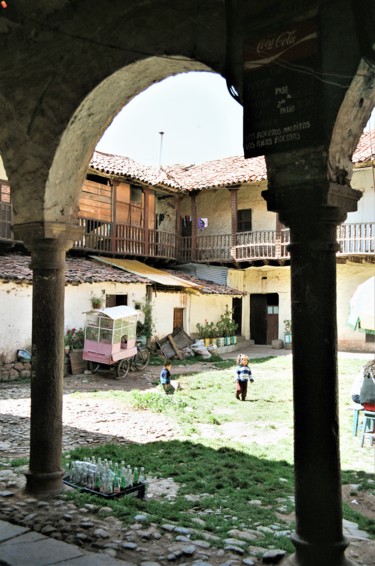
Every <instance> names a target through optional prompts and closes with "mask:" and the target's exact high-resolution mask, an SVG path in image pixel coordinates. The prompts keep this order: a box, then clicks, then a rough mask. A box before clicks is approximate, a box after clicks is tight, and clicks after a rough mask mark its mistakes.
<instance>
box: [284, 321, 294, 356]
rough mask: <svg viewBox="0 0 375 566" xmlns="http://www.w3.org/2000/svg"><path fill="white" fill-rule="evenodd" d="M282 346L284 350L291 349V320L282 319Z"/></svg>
mask: <svg viewBox="0 0 375 566" xmlns="http://www.w3.org/2000/svg"><path fill="white" fill-rule="evenodd" d="M284 346H285V349H286V350H291V349H292V321H291V320H289V319H286V320H284Z"/></svg>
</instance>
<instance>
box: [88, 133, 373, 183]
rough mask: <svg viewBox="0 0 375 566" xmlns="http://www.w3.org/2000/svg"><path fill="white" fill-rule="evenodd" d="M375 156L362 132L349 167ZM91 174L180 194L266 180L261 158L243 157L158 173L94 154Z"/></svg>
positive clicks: (370, 137) (369, 135)
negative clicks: (127, 180) (166, 188)
mask: <svg viewBox="0 0 375 566" xmlns="http://www.w3.org/2000/svg"><path fill="white" fill-rule="evenodd" d="M374 155H375V132H371V133H370V132H365V133H364V134H363V135H362V136H361V139H360V141H359V143H358V147H357V149H356V151H355V152H354V155H353V163H361V162H364V161H368V160H370V159H371V158H373V157H374ZM90 168H91V169H92V170H94V171H97V172H100V173H105V174H107V175H116V176H120V177H127V178H129V179H132V180H134V181H141V182H144V183H147V184H149V185H151V186H157V185H163V186H165V187H170V188H174V189H179V190H181V191H191V190H193V189H212V188H222V187H228V186H233V185H237V184H244V183H259V182H261V181H266V180H267V168H266V162H265V159H264V157H263V156H260V157H253V158H252V159H245V158H244V157H243V156H234V157H225V158H223V159H216V160H214V161H207V162H205V163H201V164H198V165H194V164H191V165H182V164H175V165H168V166H165V167H162V169H161V170H159V169H156V168H155V167H151V166H150V165H141V164H140V163H137V162H136V161H133V160H132V159H129V158H128V157H124V156H121V155H110V154H107V153H102V152H100V151H95V152H94V155H93V158H92V160H91V163H90Z"/></svg>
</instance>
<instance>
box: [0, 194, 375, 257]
mask: <svg viewBox="0 0 375 566" xmlns="http://www.w3.org/2000/svg"><path fill="white" fill-rule="evenodd" d="M79 223H80V225H81V226H82V228H83V234H82V236H81V238H80V239H79V240H76V241H75V242H74V246H73V247H74V249H81V250H85V251H90V252H104V253H108V254H114V255H127V256H140V257H144V258H147V257H153V258H160V259H171V260H177V261H180V262H182V263H184V262H189V261H195V262H200V263H205V262H223V263H229V262H233V261H236V262H239V263H241V262H251V261H256V260H264V261H266V260H276V261H278V260H285V259H289V252H288V250H287V246H288V244H289V243H290V232H289V229H287V228H285V229H282V230H259V231H254V232H238V233H237V234H236V236H235V238H232V235H231V234H220V235H217V236H207V235H198V236H197V237H196V240H195V242H194V241H193V239H192V237H191V236H184V237H178V236H176V234H173V233H169V232H163V231H160V230H153V229H149V230H145V229H144V228H138V227H136V226H127V225H124V224H115V223H112V222H102V221H100V220H91V219H89V218H80V219H79ZM0 241H11V242H12V241H14V238H13V234H12V231H11V205H10V204H8V203H4V202H0ZM337 241H338V243H339V245H340V250H339V251H338V252H337V255H338V256H351V255H361V256H370V255H374V253H375V222H362V223H357V224H341V225H340V226H338V228H337Z"/></svg>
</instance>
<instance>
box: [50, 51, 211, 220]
mask: <svg viewBox="0 0 375 566" xmlns="http://www.w3.org/2000/svg"><path fill="white" fill-rule="evenodd" d="M199 70H206V71H207V70H210V69H208V67H207V66H206V65H204V64H202V63H198V62H196V61H193V60H191V61H187V60H186V59H184V62H182V61H181V59H179V58H178V57H176V58H175V59H174V58H172V57H170V58H168V59H163V58H156V57H150V58H148V59H145V60H143V61H139V62H137V63H133V64H131V65H129V66H127V67H124V68H123V69H121V70H120V71H117V72H115V73H114V74H113V75H111V76H110V77H109V78H107V79H106V80H105V81H103V82H102V83H101V84H99V85H98V86H97V87H96V88H95V89H94V90H93V91H92V92H91V93H90V94H89V96H87V97H86V99H85V100H84V101H83V102H82V103H81V105H80V106H79V108H78V109H77V110H76V112H75V114H74V115H73V116H72V118H71V120H70V123H69V125H68V127H67V128H66V130H65V132H64V134H63V136H62V138H61V141H60V143H59V146H58V148H57V151H56V153H55V157H54V160H53V164H52V166H51V169H50V172H49V177H48V181H47V184H46V197H45V200H46V210H47V218H46V220H50V221H55V222H58V221H59V220H60V221H61V219H62V217H64V221H66V220H67V219H74V217H75V215H76V208H77V203H78V197H79V191H80V188H81V186H82V182H83V180H84V177H85V175H86V171H87V168H88V164H89V161H90V158H91V156H92V154H93V151H94V149H95V147H96V145H97V143H98V141H99V139H100V138H101V136H102V135H103V133H104V131H105V130H106V129H107V128H108V126H109V124H110V123H111V122H112V120H113V119H114V117H115V116H116V115H117V114H118V112H119V111H120V110H121V109H122V108H123V106H124V105H125V104H126V103H127V102H129V101H130V100H131V99H132V98H134V97H135V96H136V95H137V94H139V93H140V92H142V91H143V90H144V89H146V88H147V87H149V86H150V85H152V84H153V83H155V82H157V81H160V80H163V79H164V78H166V77H168V76H171V75H174V74H177V73H181V72H185V71H199ZM57 197H58V198H57Z"/></svg>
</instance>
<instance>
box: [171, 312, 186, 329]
mask: <svg viewBox="0 0 375 566" xmlns="http://www.w3.org/2000/svg"><path fill="white" fill-rule="evenodd" d="M178 328H181V329H182V330H183V329H184V309H181V308H175V309H173V331H175V330H177V329H178Z"/></svg>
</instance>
